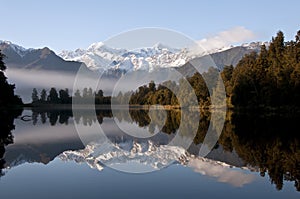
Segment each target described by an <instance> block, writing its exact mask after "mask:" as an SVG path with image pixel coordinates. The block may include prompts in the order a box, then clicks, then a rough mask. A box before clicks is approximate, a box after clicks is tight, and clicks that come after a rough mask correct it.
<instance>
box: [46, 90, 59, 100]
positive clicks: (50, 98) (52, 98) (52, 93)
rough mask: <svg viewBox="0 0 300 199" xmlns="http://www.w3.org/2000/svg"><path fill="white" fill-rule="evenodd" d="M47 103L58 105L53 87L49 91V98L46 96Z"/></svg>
mask: <svg viewBox="0 0 300 199" xmlns="http://www.w3.org/2000/svg"><path fill="white" fill-rule="evenodd" d="M48 101H49V102H50V103H52V104H58V103H59V98H58V94H57V91H56V89H55V88H54V87H52V88H51V89H50V92H49V96H48Z"/></svg>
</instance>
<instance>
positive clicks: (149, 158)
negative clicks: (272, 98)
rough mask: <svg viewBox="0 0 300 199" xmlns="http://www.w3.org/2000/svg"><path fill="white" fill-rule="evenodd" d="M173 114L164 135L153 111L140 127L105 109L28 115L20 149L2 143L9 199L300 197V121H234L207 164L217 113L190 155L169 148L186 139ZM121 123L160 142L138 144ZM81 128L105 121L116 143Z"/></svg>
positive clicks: (1, 181) (15, 142)
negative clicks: (204, 150) (205, 149)
mask: <svg viewBox="0 0 300 199" xmlns="http://www.w3.org/2000/svg"><path fill="white" fill-rule="evenodd" d="M167 114H168V117H167V121H166V123H165V126H163V128H162V130H161V131H160V130H159V129H160V128H158V126H159V123H156V124H157V126H152V127H151V126H149V122H150V120H149V117H148V116H147V113H145V112H132V113H131V117H132V119H133V121H134V122H133V123H132V122H129V120H128V118H126V117H127V116H126V115H124V114H122V113H121V112H120V114H118V115H114V116H112V114H111V112H110V111H98V112H97V119H96V120H95V119H94V118H93V117H91V116H89V115H88V114H85V112H84V111H83V112H82V115H81V116H80V117H77V118H76V117H72V112H70V111H58V110H56V111H52V112H51V111H34V112H32V111H31V110H25V111H23V112H22V116H25V117H22V118H21V116H19V117H18V118H16V119H15V120H14V121H13V122H14V124H15V129H14V130H12V131H11V134H12V135H13V138H12V140H11V141H12V143H10V142H8V140H9V139H7V138H6V139H5V138H4V137H5V136H2V138H1V144H2V146H3V147H4V148H2V151H3V158H2V160H1V162H2V163H1V167H2V171H1V173H2V174H1V177H0V193H1V198H5V199H6V198H8V199H14V198H31V199H32V198H208V197H212V198H224V197H225V198H299V197H300V194H299V193H300V192H299V173H300V168H299V161H300V157H299V155H300V152H299V151H300V146H299V133H298V132H299V130H298V129H297V128H296V125H295V122H294V121H293V120H294V119H295V120H296V119H298V118H292V119H291V118H282V117H279V116H276V117H274V116H270V117H268V118H267V119H266V118H260V119H258V120H257V121H254V120H253V119H251V118H249V117H248V116H239V117H232V118H233V119H232V120H228V121H226V123H225V126H224V129H223V133H222V136H221V137H220V139H219V141H218V143H217V144H216V146H215V147H214V149H213V150H212V151H211V152H210V153H209V154H208V156H207V157H205V158H203V157H199V156H198V152H199V148H200V147H201V143H202V141H203V139H204V137H205V131H206V130H207V128H208V126H209V124H210V122H209V114H208V115H205V114H204V115H203V117H202V118H201V121H199V129H198V131H197V136H196V137H195V138H194V140H193V143H192V144H191V146H190V148H189V149H187V150H183V149H181V148H176V147H168V146H166V145H167V144H168V143H169V142H170V140H172V139H173V138H174V136H175V135H176V133H178V124H177V125H176V123H177V120H176V118H177V119H178V117H180V116H178V113H176V112H168V113H167ZM27 115H28V117H27ZM179 115H180V114H179ZM234 118H235V119H234ZM151 119H152V120H155V118H151ZM27 120H28V121H27ZM158 120H159V118H158ZM249 121H252V122H254V123H251V122H249ZM279 121H281V122H279ZM6 122H11V121H6ZM116 122H117V123H121V124H122V125H127V127H128V128H132V129H133V131H135V130H136V129H138V128H140V129H144V130H146V131H149V132H150V133H152V135H153V136H152V137H151V138H140V139H136V138H135V137H133V136H131V135H128V134H126V133H124V132H122V131H121V130H120V129H119V128H118V126H117V125H116ZM74 123H76V124H77V126H82V127H92V126H93V125H95V124H99V123H100V125H101V127H102V128H103V130H104V132H105V134H106V136H107V139H108V140H109V142H110V145H108V146H106V145H105V143H104V142H103V141H102V140H97V139H92V138H91V137H90V134H89V135H87V139H90V142H89V144H88V145H87V146H85V145H84V144H83V143H82V141H81V138H82V137H80V136H79V135H78V133H77V131H76V129H75V125H74ZM268 123H270V124H273V125H268ZM254 124H255V125H254ZM187 127H188V125H187ZM91 129H92V128H91ZM283 129H285V130H286V131H287V132H282V130H283ZM248 131H249V132H250V131H251V132H252V134H251V136H250V135H249V132H248ZM2 134H3V135H6V134H5V132H3V133H2ZM81 136H82V135H81ZM104 145H105V146H104ZM111 145H112V146H111ZM116 148H117V149H118V150H116ZM274 162H276V164H274ZM116 168H117V169H119V170H123V171H136V170H138V171H152V172H147V173H127V172H122V171H119V170H116Z"/></svg>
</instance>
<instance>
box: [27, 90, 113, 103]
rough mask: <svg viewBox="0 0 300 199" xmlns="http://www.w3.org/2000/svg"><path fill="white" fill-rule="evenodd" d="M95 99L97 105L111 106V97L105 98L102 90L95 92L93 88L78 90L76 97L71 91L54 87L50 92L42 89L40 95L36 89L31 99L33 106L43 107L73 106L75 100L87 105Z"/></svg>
mask: <svg viewBox="0 0 300 199" xmlns="http://www.w3.org/2000/svg"><path fill="white" fill-rule="evenodd" d="M93 98H95V103H96V104H110V103H111V97H110V96H104V94H103V91H102V90H98V91H97V92H94V91H93V89H92V88H84V89H83V90H82V91H80V90H79V89H77V90H76V91H75V93H74V96H71V95H70V94H69V89H67V88H66V89H60V90H59V91H57V89H56V88H54V87H52V88H51V89H50V91H49V92H47V91H46V89H42V90H41V92H40V93H39V92H38V90H37V89H36V88H34V89H33V90H32V95H31V99H32V102H31V104H32V105H36V106H38V105H43V104H71V103H72V100H73V99H76V100H75V101H76V103H82V104H83V103H85V102H87V99H93Z"/></svg>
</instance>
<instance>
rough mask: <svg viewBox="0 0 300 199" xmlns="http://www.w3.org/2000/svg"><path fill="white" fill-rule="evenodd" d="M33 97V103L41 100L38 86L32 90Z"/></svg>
mask: <svg viewBox="0 0 300 199" xmlns="http://www.w3.org/2000/svg"><path fill="white" fill-rule="evenodd" d="M31 99H32V103H36V102H38V101H39V96H38V92H37V90H36V88H34V89H33V90H32V94H31Z"/></svg>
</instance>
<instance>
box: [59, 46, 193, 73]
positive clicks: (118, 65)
mask: <svg viewBox="0 0 300 199" xmlns="http://www.w3.org/2000/svg"><path fill="white" fill-rule="evenodd" d="M59 56H61V57H62V58H63V59H65V60H73V61H81V62H84V63H85V64H86V65H87V66H88V67H89V68H90V69H92V70H100V71H107V70H109V69H120V70H125V71H131V70H140V69H142V70H149V71H151V70H154V69H155V68H157V67H177V66H181V65H183V64H185V63H186V62H187V61H188V60H189V58H190V57H189V56H188V54H187V51H186V50H185V49H174V48H169V47H167V46H164V45H163V44H160V43H158V44H155V45H154V46H153V47H149V48H141V49H135V50H134V51H128V50H127V49H116V48H111V47H108V46H106V45H104V44H103V43H102V42H99V43H94V44H92V45H91V46H89V47H88V48H87V50H84V49H77V50H75V51H62V52H61V53H60V54H59Z"/></svg>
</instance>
